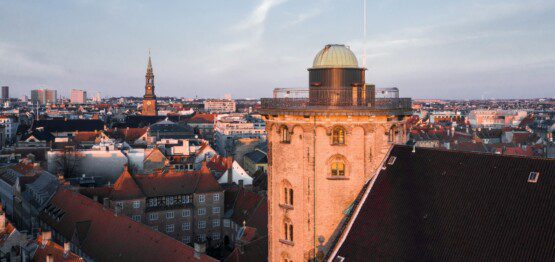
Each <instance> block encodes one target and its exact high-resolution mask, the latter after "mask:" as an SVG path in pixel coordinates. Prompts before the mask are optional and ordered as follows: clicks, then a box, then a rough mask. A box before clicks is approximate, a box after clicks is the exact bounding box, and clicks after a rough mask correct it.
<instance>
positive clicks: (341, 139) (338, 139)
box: [332, 127, 345, 145]
mask: <svg viewBox="0 0 555 262" xmlns="http://www.w3.org/2000/svg"><path fill="white" fill-rule="evenodd" d="M332 143H333V144H334V145H344V144H345V129H344V128H342V127H336V128H334V129H333V131H332Z"/></svg>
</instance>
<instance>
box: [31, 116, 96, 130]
mask: <svg viewBox="0 0 555 262" xmlns="http://www.w3.org/2000/svg"><path fill="white" fill-rule="evenodd" d="M39 127H42V128H44V131H46V132H50V133H52V132H75V131H100V130H103V129H104V122H102V121H101V120H88V119H49V120H36V121H35V122H33V130H36V129H37V128H39Z"/></svg>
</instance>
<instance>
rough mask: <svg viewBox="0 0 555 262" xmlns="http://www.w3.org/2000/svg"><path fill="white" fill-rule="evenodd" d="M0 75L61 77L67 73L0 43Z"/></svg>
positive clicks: (20, 50)
mask: <svg viewBox="0 0 555 262" xmlns="http://www.w3.org/2000/svg"><path fill="white" fill-rule="evenodd" d="M0 75H2V76H16V77H29V78H37V77H61V76H65V75H67V71H66V70H65V69H64V68H63V67H61V66H59V65H54V64H51V63H48V62H45V61H41V60H40V59H37V58H34V57H33V55H30V54H28V52H27V51H26V50H24V49H23V48H20V47H16V46H14V45H10V44H8V43H4V42H0Z"/></svg>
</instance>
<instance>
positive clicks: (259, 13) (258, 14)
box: [234, 0, 287, 31]
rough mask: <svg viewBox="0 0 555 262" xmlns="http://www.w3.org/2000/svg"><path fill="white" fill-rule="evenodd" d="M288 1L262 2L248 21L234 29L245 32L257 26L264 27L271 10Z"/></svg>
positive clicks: (264, 0)
mask: <svg viewBox="0 0 555 262" xmlns="http://www.w3.org/2000/svg"><path fill="white" fill-rule="evenodd" d="M286 1H287V0H262V2H261V3H260V4H259V5H257V6H256V8H254V10H253V11H252V12H251V13H250V15H249V16H248V17H247V19H245V20H244V21H242V22H240V23H239V24H237V25H235V26H234V28H235V29H236V30H238V31H243V30H248V29H252V28H255V27H257V26H263V25H264V22H265V21H266V18H267V17H268V13H269V12H270V10H272V8H274V7H276V6H278V5H280V4H282V3H284V2H286Z"/></svg>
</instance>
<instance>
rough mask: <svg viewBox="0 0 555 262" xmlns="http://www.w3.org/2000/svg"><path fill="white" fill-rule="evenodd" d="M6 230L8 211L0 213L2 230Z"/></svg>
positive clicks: (0, 227) (0, 230) (0, 229)
mask: <svg viewBox="0 0 555 262" xmlns="http://www.w3.org/2000/svg"><path fill="white" fill-rule="evenodd" d="M4 230H6V213H4V212H2V213H1V214H0V232H4Z"/></svg>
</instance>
